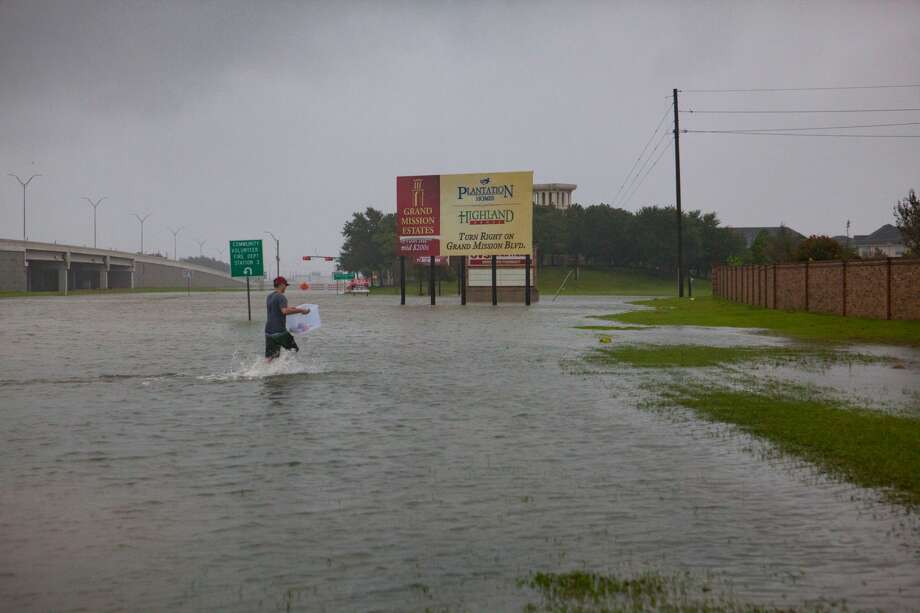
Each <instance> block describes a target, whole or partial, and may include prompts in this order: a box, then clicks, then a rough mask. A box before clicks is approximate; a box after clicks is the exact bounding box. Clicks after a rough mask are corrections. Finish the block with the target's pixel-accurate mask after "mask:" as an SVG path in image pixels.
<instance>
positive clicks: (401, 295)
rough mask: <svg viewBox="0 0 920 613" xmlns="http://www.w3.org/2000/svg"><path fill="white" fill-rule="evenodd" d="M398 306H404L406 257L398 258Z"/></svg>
mask: <svg viewBox="0 0 920 613" xmlns="http://www.w3.org/2000/svg"><path fill="white" fill-rule="evenodd" d="M399 304H401V305H405V304H406V256H404V255H401V256H399Z"/></svg>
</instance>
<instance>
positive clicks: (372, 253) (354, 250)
mask: <svg viewBox="0 0 920 613" xmlns="http://www.w3.org/2000/svg"><path fill="white" fill-rule="evenodd" d="M682 223H683V241H684V261H685V262H686V265H687V267H688V269H689V270H692V271H693V272H694V274H697V275H704V276H705V275H707V274H708V273H709V269H710V265H711V264H712V263H713V262H724V261H726V260H727V259H728V258H729V257H731V256H733V255H740V254H743V253H744V252H745V244H744V239H743V238H742V237H741V236H739V235H738V234H737V233H735V232H733V231H731V230H730V229H728V228H725V227H722V226H721V225H720V224H719V220H718V218H717V217H716V214H715V213H705V214H704V213H702V212H700V211H690V212H687V213H684V214H683V217H682ZM533 231H534V244H535V247H536V252H537V258H538V261H537V265H538V266H545V265H558V264H575V265H599V266H621V267H630V268H640V269H645V270H648V271H650V272H658V273H671V272H673V271H675V270H676V267H677V215H676V211H675V209H674V208H673V207H657V206H650V207H644V208H642V209H639V210H638V211H636V212H631V211H626V210H624V209H617V208H613V207H610V206H608V205H606V204H599V205H592V206H588V207H582V206H581V205H578V204H575V205H572V206H571V207H569V208H568V209H565V210H562V209H556V208H553V207H546V206H535V207H534V230H533ZM342 236H343V238H344V242H343V244H342V249H341V252H340V254H339V266H340V267H341V268H342V269H343V270H351V271H357V272H361V273H363V274H364V275H367V276H370V275H375V274H376V275H379V277H380V278H381V279H382V280H384V282H386V281H385V280H386V279H393V278H394V276H395V274H397V273H396V271H397V266H398V259H397V256H396V215H395V213H383V212H382V211H379V210H377V209H375V208H373V207H367V209H365V210H364V211H359V212H356V213H353V214H352V217H351V219H349V220H348V221H347V222H346V223H345V226H344V228H343V229H342ZM448 275H450V273H448Z"/></svg>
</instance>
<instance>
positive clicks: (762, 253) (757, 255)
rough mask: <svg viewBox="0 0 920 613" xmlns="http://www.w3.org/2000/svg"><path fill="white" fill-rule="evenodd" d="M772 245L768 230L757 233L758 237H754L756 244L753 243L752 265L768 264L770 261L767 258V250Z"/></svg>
mask: <svg viewBox="0 0 920 613" xmlns="http://www.w3.org/2000/svg"><path fill="white" fill-rule="evenodd" d="M769 244H770V233H769V232H767V231H766V230H761V231H760V232H758V233H757V236H755V237H754V242H752V243H751V263H752V264H767V263H769V261H770V260H769V259H768V257H767V248H768V246H769Z"/></svg>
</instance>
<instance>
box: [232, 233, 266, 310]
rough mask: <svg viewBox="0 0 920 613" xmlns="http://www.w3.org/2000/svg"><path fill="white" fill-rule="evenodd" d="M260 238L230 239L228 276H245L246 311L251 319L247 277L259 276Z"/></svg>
mask: <svg viewBox="0 0 920 613" xmlns="http://www.w3.org/2000/svg"><path fill="white" fill-rule="evenodd" d="M264 274H265V271H264V270H263V268H262V239H261V238H258V239H255V240H251V241H230V276H231V277H246V311H247V313H248V314H249V321H252V301H251V300H250V294H249V277H261V276H262V275H264Z"/></svg>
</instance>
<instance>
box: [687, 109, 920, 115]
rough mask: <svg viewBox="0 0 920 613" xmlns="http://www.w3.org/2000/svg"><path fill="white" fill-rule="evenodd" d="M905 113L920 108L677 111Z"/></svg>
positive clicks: (729, 112) (741, 113)
mask: <svg viewBox="0 0 920 613" xmlns="http://www.w3.org/2000/svg"><path fill="white" fill-rule="evenodd" d="M907 111H920V108H906V109H807V110H782V111H743V110H742V111H736V110H718V111H715V110H708V109H706V110H697V109H687V110H684V111H679V112H680V113H691V114H708V115H712V114H720V115H721V114H740V115H765V114H781V113H900V112H907Z"/></svg>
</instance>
